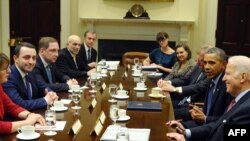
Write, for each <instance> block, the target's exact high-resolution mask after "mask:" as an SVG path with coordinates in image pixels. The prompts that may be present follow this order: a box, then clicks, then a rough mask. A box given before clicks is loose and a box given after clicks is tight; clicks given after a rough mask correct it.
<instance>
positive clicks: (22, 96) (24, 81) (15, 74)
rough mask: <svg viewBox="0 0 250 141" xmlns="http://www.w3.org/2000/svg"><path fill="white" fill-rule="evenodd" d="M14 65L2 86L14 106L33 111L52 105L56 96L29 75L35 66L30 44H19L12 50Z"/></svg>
mask: <svg viewBox="0 0 250 141" xmlns="http://www.w3.org/2000/svg"><path fill="white" fill-rule="evenodd" d="M13 58H14V61H15V64H14V65H12V66H11V73H10V76H9V78H8V81H7V82H6V83H5V84H4V85H3V87H4V91H5V92H6V94H8V96H9V97H10V98H11V99H12V101H13V102H15V103H16V104H18V105H20V106H22V107H24V108H26V109H28V110H35V109H40V108H46V107H47V105H51V104H53V102H54V101H55V100H57V99H58V96H57V95H56V93H54V92H48V90H47V85H44V84H41V83H39V81H37V80H36V77H35V76H34V75H33V74H32V73H30V72H31V71H32V70H33V69H34V67H35V65H36V48H35V46H34V45H32V44H30V43H21V44H20V45H18V46H16V48H15V50H14V57H13Z"/></svg>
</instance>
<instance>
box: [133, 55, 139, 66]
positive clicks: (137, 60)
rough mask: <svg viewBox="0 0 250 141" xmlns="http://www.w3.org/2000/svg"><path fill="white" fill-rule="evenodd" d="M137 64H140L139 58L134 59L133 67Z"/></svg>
mask: <svg viewBox="0 0 250 141" xmlns="http://www.w3.org/2000/svg"><path fill="white" fill-rule="evenodd" d="M139 63H140V59H139V58H137V57H136V58H134V64H135V66H137V65H139Z"/></svg>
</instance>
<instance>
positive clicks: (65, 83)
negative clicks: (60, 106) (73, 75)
mask: <svg viewBox="0 0 250 141" xmlns="http://www.w3.org/2000/svg"><path fill="white" fill-rule="evenodd" d="M58 52H59V45H58V42H57V40H56V39H55V38H53V37H42V38H41V39H40V41H39V55H38V56H37V58H36V66H35V68H34V69H33V71H32V73H34V74H35V76H36V79H37V80H38V81H40V82H41V83H45V84H47V85H48V87H49V88H50V89H52V90H53V91H55V92H59V91H64V90H68V89H69V88H70V86H71V85H75V84H78V82H77V81H76V80H75V79H70V78H69V76H67V75H64V74H63V73H62V72H60V71H59V70H58V69H57V68H56V66H55V64H54V63H55V62H56V59H57V57H58Z"/></svg>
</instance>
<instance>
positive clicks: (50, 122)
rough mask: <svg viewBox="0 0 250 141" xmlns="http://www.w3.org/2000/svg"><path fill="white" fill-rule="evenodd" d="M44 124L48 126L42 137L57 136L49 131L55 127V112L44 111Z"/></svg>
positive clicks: (54, 132)
mask: <svg viewBox="0 0 250 141" xmlns="http://www.w3.org/2000/svg"><path fill="white" fill-rule="evenodd" d="M45 122H46V125H47V126H48V130H47V131H46V132H44V135H47V136H54V135H56V134H57V132H56V131H52V130H51V129H52V128H53V127H55V125H56V112H55V111H54V110H50V109H48V110H46V111H45Z"/></svg>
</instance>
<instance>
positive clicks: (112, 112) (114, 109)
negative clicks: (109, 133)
mask: <svg viewBox="0 0 250 141" xmlns="http://www.w3.org/2000/svg"><path fill="white" fill-rule="evenodd" d="M118 111H119V108H118V106H117V105H116V104H112V105H110V109H109V117H110V119H111V120H112V121H113V126H118V125H116V120H117V119H119V113H118Z"/></svg>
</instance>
